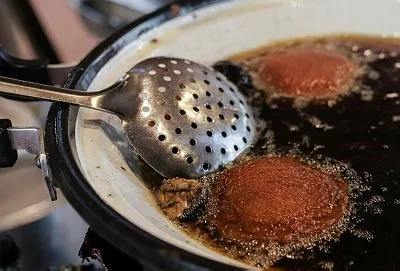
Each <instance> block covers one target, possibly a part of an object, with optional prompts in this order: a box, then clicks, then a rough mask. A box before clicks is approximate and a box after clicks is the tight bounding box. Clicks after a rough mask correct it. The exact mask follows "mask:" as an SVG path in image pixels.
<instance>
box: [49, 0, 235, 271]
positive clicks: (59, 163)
mask: <svg viewBox="0 0 400 271" xmlns="http://www.w3.org/2000/svg"><path fill="white" fill-rule="evenodd" d="M222 1H225V0H195V1H193V0H184V1H180V2H177V3H176V4H178V5H179V7H180V15H182V14H186V13H187V12H190V11H194V10H196V9H199V8H201V7H204V6H207V5H210V4H213V3H216V2H222ZM174 17H176V14H174V12H173V11H172V10H171V5H168V6H166V7H164V8H162V9H160V10H158V11H156V12H154V13H152V14H150V15H148V16H145V17H143V18H141V19H139V20H137V21H135V22H133V23H131V24H129V25H128V26H126V27H124V28H123V29H121V30H119V31H117V32H116V33H114V34H113V35H111V36H110V37H108V38H107V39H105V41H103V42H102V43H101V44H100V45H98V46H97V47H96V48H95V49H94V50H92V51H91V52H90V53H89V54H88V55H87V56H86V57H85V58H84V59H83V60H82V61H81V62H80V63H79V64H78V65H77V67H76V68H75V69H74V71H73V72H72V73H71V74H70V76H69V77H68V78H67V80H66V83H65V87H66V88H76V89H79V88H81V89H86V88H87V87H88V86H89V84H90V83H91V81H92V80H93V78H94V77H95V75H96V73H97V71H98V70H99V69H100V68H101V67H102V66H103V65H104V64H105V63H106V62H107V61H108V60H109V59H110V58H112V57H113V56H114V55H115V54H116V53H117V52H119V50H120V49H121V48H123V47H124V46H125V45H126V44H127V43H129V42H130V41H131V39H127V38H126V37H127V36H129V35H132V38H133V39H136V38H137V37H139V36H140V35H141V34H143V33H145V32H147V31H148V30H150V29H152V28H153V27H156V26H159V25H161V24H163V23H164V22H167V21H168V20H170V19H172V18H174ZM124 38H125V39H124ZM69 113H70V106H68V105H66V104H62V103H54V104H53V105H52V106H51V108H50V111H49V113H48V117H47V122H46V129H45V142H46V143H45V148H46V153H47V156H48V160H49V167H50V169H51V172H52V176H53V179H54V180H56V182H57V186H58V187H59V188H60V189H61V191H62V192H63V194H64V195H65V197H66V198H67V200H68V201H69V203H70V204H71V205H72V206H73V207H74V208H75V209H76V210H77V211H78V212H79V214H80V215H81V216H82V217H83V218H84V219H85V220H86V221H87V223H88V224H89V225H90V226H91V227H92V228H93V229H94V230H95V231H96V232H97V233H98V234H99V235H100V236H101V237H102V238H104V239H105V240H106V241H107V242H109V243H110V244H112V245H113V246H115V247H116V248H117V249H119V250H120V251H121V252H124V253H125V254H127V255H129V256H130V257H133V258H136V259H137V260H139V261H140V262H142V263H143V264H145V265H148V266H151V267H152V268H155V269H156V270H158V269H161V270H221V271H223V270H242V269H240V268H235V267H233V266H230V265H227V264H223V263H219V262H216V261H213V260H210V259H207V258H203V257H201V256H198V255H195V254H193V253H190V252H188V251H186V250H183V249H181V248H179V247H175V246H173V245H171V244H169V243H167V242H164V241H162V240H160V239H157V238H156V237H154V236H152V235H151V234H149V233H147V232H146V231H144V230H142V229H140V228H139V227H137V226H135V225H134V224H132V223H131V222H129V221H128V220H126V219H125V218H124V217H122V216H121V215H120V214H118V213H117V212H116V211H114V210H113V209H112V208H111V207H110V206H108V205H107V204H105V203H104V202H103V201H102V200H101V198H100V197H99V196H98V195H97V194H96V192H95V191H94V189H93V188H92V187H91V186H90V184H89V183H88V182H87V181H86V180H85V177H84V175H83V173H82V172H81V170H80V168H79V166H78V164H77V162H76V161H75V159H74V156H73V152H72V149H71V143H70V140H69V129H68V126H69V125H68V119H69Z"/></svg>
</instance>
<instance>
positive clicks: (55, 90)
mask: <svg viewBox="0 0 400 271" xmlns="http://www.w3.org/2000/svg"><path fill="white" fill-rule="evenodd" d="M116 84H121V82H120V81H119V82H118V83H116ZM115 87H116V86H115V85H113V86H111V87H110V88H108V89H104V90H102V91H98V92H86V91H78V90H71V89H66V88H59V87H54V86H48V85H42V84H37V83H32V82H26V81H21V80H17V79H12V78H7V77H1V76H0V93H7V94H11V95H15V96H20V97H28V98H36V99H39V100H43V101H51V102H63V103H68V104H73V105H79V106H83V107H89V108H93V109H98V110H102V111H107V112H110V110H108V109H105V108H102V104H101V103H99V100H100V101H101V100H104V97H105V96H106V95H107V94H108V93H109V92H111V91H112V90H113V89H114V88H115Z"/></svg>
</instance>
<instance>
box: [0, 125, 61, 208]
mask: <svg viewBox="0 0 400 271" xmlns="http://www.w3.org/2000/svg"><path fill="white" fill-rule="evenodd" d="M17 150H25V151H27V152H29V153H31V154H34V155H36V165H37V166H38V167H39V168H40V169H41V170H42V174H43V177H44V179H45V181H46V184H47V188H48V190H49V194H50V198H51V199H52V200H57V192H56V189H55V186H54V184H53V182H52V180H51V177H50V170H49V167H48V164H47V156H46V154H45V150H44V142H43V130H42V129H40V128H28V127H27V128H14V127H12V123H11V121H10V120H9V119H0V168H1V167H12V166H14V164H15V162H16V161H17V159H18V153H17Z"/></svg>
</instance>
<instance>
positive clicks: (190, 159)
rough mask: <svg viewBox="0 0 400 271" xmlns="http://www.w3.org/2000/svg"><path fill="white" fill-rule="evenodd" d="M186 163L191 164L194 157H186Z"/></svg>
mask: <svg viewBox="0 0 400 271" xmlns="http://www.w3.org/2000/svg"><path fill="white" fill-rule="evenodd" d="M186 163H188V164H189V165H190V164H191V163H193V157H191V156H189V157H188V158H186Z"/></svg>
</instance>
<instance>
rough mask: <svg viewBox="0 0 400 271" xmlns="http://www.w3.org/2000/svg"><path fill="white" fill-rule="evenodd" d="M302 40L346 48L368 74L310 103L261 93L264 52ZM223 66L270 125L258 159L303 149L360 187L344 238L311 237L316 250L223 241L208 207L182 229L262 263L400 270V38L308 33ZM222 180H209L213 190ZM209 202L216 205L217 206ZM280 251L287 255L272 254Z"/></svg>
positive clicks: (299, 152) (341, 234) (304, 153)
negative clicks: (256, 67) (258, 72)
mask: <svg viewBox="0 0 400 271" xmlns="http://www.w3.org/2000/svg"><path fill="white" fill-rule="evenodd" d="M294 46H305V47H311V48H312V47H317V48H320V47H323V48H329V49H334V50H340V51H342V52H344V53H345V54H346V55H348V56H349V57H350V58H351V59H354V60H355V61H357V62H358V63H359V67H360V73H359V74H358V75H357V77H356V78H355V81H354V82H353V83H352V85H351V86H349V90H348V92H347V93H346V94H345V95H340V96H337V97H328V98H324V99H311V100H310V99H307V100H301V99H297V98H290V97H280V96H276V95H274V94H273V93H270V92H268V91H262V90H259V89H257V87H259V86H258V85H257V83H255V78H254V75H253V73H252V72H253V71H252V65H253V64H254V63H255V62H256V61H257V60H256V59H257V57H259V56H263V55H266V54H268V53H269V52H271V51H274V50H281V49H282V48H287V47H294ZM397 63H398V64H397ZM214 66H215V68H216V69H217V70H219V71H220V72H221V73H223V74H225V75H226V76H227V77H228V79H230V80H231V81H233V82H234V83H235V84H236V85H237V86H238V87H239V89H240V90H241V91H242V92H243V93H244V94H245V95H247V97H248V99H249V101H250V102H251V103H252V104H253V106H254V107H255V108H257V109H258V110H259V113H260V119H261V120H264V121H265V122H266V123H267V128H266V129H265V131H264V133H263V136H261V139H260V140H259V141H258V142H257V143H256V145H255V147H254V148H253V149H252V151H251V152H250V155H265V154H273V153H276V154H282V153H295V155H298V156H300V157H311V159H309V158H304V159H309V160H308V161H309V162H310V163H312V164H314V166H315V164H318V165H319V166H320V167H321V169H323V170H324V169H325V170H327V169H329V168H332V167H334V168H336V169H340V174H341V175H342V176H343V178H344V179H346V180H348V182H349V184H350V185H351V186H352V187H353V188H352V190H351V195H350V197H351V199H352V204H353V206H352V209H351V210H350V215H349V216H348V218H347V220H346V221H343V225H344V226H345V228H343V227H341V228H340V232H339V235H338V236H336V235H335V234H332V235H331V236H330V237H331V238H329V236H328V237H321V240H310V242H309V243H308V246H307V245H304V246H297V247H289V248H288V247H286V246H285V247H284V246H278V245H276V244H274V245H273V246H271V247H267V249H265V245H264V247H262V245H261V244H259V243H257V242H255V243H254V244H252V245H250V244H242V246H241V245H240V244H238V243H235V242H234V241H230V242H229V241H227V240H221V238H220V237H219V236H217V235H216V234H215V231H213V228H212V225H211V226H210V223H209V222H208V221H207V217H209V215H210V214H211V215H212V212H204V209H203V211H202V210H200V211H199V212H198V214H197V215H196V216H194V217H192V218H191V219H189V220H188V221H186V222H183V223H180V225H181V226H183V227H184V228H185V229H186V230H188V231H189V232H190V233H192V234H193V233H194V234H196V235H197V236H198V237H199V238H200V239H202V240H203V241H205V242H206V243H208V244H209V245H211V246H212V247H214V248H215V249H217V250H219V251H223V252H224V253H227V254H228V255H230V256H232V257H234V258H236V259H239V260H243V261H244V262H247V263H251V264H253V265H256V266H260V267H268V266H270V264H272V263H274V267H282V268H284V269H287V270H291V269H296V270H309V269H321V268H326V269H335V270H400V183H399V182H400V161H399V160H400V159H399V158H400V40H399V41H398V40H384V39H380V38H367V37H357V36H354V37H344V36H340V37H339V36H336V37H322V38H321V37H319V38H312V39H311V38H308V39H304V40H295V41H288V42H286V43H280V44H276V45H273V46H270V47H265V48H261V49H258V50H256V51H254V52H247V53H246V54H243V55H240V56H235V57H234V58H232V59H231V60H228V61H222V62H219V63H216V64H215V65H214ZM329 159H331V160H329ZM315 161H317V163H316V162H315ZM206 179H207V178H206ZM212 180H213V178H212V177H208V182H209V185H210V189H212V183H213V181H212ZM207 202H208V203H206V205H207V204H209V206H208V207H207V208H205V209H207V210H213V208H212V205H213V204H217V203H215V202H213V200H212V199H208V201H207ZM214 207H215V206H214ZM216 209H217V208H216ZM271 252H274V253H275V254H278V256H277V257H271V255H269V256H268V253H270V254H271ZM272 256H273V255H272ZM275 256H276V255H275Z"/></svg>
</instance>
